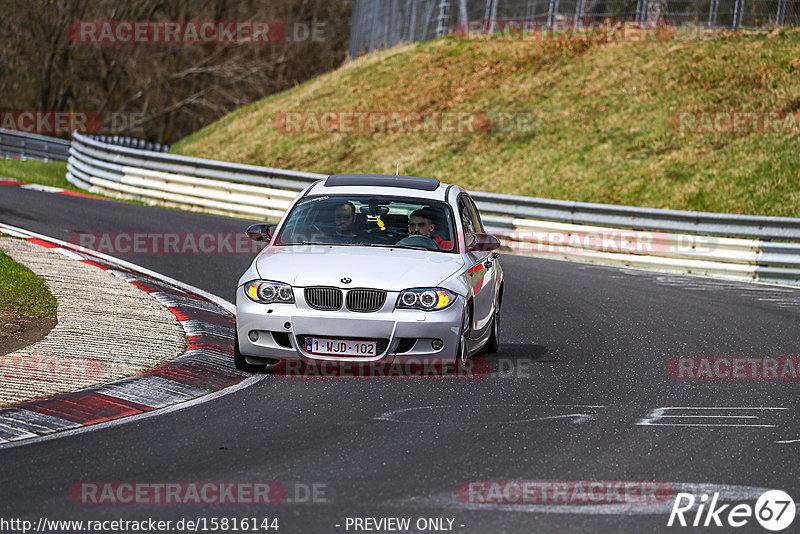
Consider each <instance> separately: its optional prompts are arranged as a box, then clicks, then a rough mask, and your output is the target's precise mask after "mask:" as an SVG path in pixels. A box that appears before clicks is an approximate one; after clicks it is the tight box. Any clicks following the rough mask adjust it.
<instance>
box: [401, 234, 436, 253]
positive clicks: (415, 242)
mask: <svg viewBox="0 0 800 534" xmlns="http://www.w3.org/2000/svg"><path fill="white" fill-rule="evenodd" d="M395 245H398V246H407V247H423V248H426V249H428V250H439V244H438V243H436V241H434V240H433V239H431V238H430V237H428V236H424V235H409V236H406V237H404V238H403V239H401V240H400V241H398V242H397V243H395Z"/></svg>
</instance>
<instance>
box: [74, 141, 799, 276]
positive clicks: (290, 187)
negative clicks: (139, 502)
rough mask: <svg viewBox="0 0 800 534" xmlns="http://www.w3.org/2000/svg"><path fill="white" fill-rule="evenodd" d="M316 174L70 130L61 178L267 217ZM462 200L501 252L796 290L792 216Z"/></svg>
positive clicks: (165, 201) (488, 197) (490, 197)
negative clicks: (130, 144) (144, 146)
mask: <svg viewBox="0 0 800 534" xmlns="http://www.w3.org/2000/svg"><path fill="white" fill-rule="evenodd" d="M325 177H326V175H322V174H314V173H307V172H297V171H288V170H283V169H274V168H269V167H257V166H253V165H242V164H236V163H227V162H222V161H216V160H207V159H200V158H191V157H185V156H177V155H173V154H164V153H161V152H154V151H146V150H139V149H134V148H128V147H123V146H115V145H111V144H108V143H104V142H102V141H100V140H97V139H92V138H90V137H88V136H85V135H81V134H78V133H75V134H73V142H72V146H71V147H70V149H69V161H68V163H67V179H68V180H69V181H70V182H71V183H72V184H74V185H76V186H78V187H81V188H84V189H87V190H89V191H92V192H99V193H104V194H107V195H111V196H120V197H129V198H138V199H143V200H146V201H148V202H152V203H154V204H161V205H168V206H176V207H182V208H186V209H196V210H203V211H210V212H215V213H221V214H225V215H235V216H242V217H248V218H256V219H273V220H275V219H278V218H279V217H280V216H281V215H282V214H283V212H284V211H285V209H286V208H287V206H288V205H289V204H290V202H291V200H292V199H293V198H294V197H295V196H296V195H297V193H298V192H299V191H301V190H303V189H305V188H306V187H308V186H309V185H310V184H312V183H314V182H315V181H317V180H320V179H324V178H325ZM471 194H472V196H473V198H474V199H475V202H476V203H477V205H478V207H479V209H480V210H481V212H482V213H483V214H484V222H485V223H486V225H487V228H488V229H489V230H490V231H492V232H493V233H495V234H497V235H498V236H499V237H500V238H501V241H502V243H503V247H504V250H506V251H510V252H515V253H519V254H527V255H533V256H541V257H548V258H556V259H564V260H570V261H582V262H589V263H600V264H609V265H621V266H630V267H638V268H645V269H652V270H659V271H666V272H677V273H691V274H703V275H708V276H714V277H721V278H727V279H736V280H751V281H763V282H771V283H780V284H791V285H800V219H796V218H790V217H761V216H751V215H736V214H725V213H705V212H687V211H676V210H661V209H653V208H638V207H632V206H614V205H609V204H593V203H586V202H570V201H563V200H551V199H542V198H531V197H520V196H511V195H500V194H495V193H483V192H472V193H471Z"/></svg>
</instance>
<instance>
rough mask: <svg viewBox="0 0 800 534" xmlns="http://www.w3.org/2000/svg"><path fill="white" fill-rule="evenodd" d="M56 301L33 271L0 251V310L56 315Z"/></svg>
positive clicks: (35, 315)
mask: <svg viewBox="0 0 800 534" xmlns="http://www.w3.org/2000/svg"><path fill="white" fill-rule="evenodd" d="M57 307H58V302H57V301H56V299H55V297H53V294H52V293H50V290H49V289H48V288H47V286H46V285H45V284H44V282H42V280H41V278H39V277H38V276H36V275H35V274H33V272H32V271H31V270H30V269H28V268H27V267H25V266H24V265H21V264H19V263H17V262H15V261H14V260H12V259H11V258H10V257H9V256H8V255H7V254H5V253H4V252H2V251H0V310H2V311H7V312H11V313H15V314H18V315H27V316H30V317H56V309H57Z"/></svg>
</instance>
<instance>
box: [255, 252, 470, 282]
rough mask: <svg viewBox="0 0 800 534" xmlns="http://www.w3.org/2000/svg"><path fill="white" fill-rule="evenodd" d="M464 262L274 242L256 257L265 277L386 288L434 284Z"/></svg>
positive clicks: (448, 257)
mask: <svg viewBox="0 0 800 534" xmlns="http://www.w3.org/2000/svg"><path fill="white" fill-rule="evenodd" d="M463 267H464V260H463V259H462V258H461V256H460V255H459V254H448V253H442V252H429V251H424V250H414V249H398V248H392V249H390V248H384V247H363V246H336V245H333V246H330V245H325V246H278V247H275V246H273V247H267V248H266V249H264V251H263V252H262V253H261V254H260V255H259V256H258V257H257V258H256V270H257V271H258V275H259V276H260V277H261V278H262V279H264V280H274V281H276V282H285V283H288V284H291V285H293V286H297V287H308V286H330V287H342V288H355V287H369V288H375V289H385V290H387V291H401V290H403V289H409V288H414V287H430V286H437V285H439V284H440V283H441V282H442V281H444V280H445V279H447V278H449V277H450V276H452V275H453V274H454V273H456V272H458V271H459V270H460V269H462V268H463ZM343 278H350V280H351V282H350V283H348V284H345V283H343V282H342V279H343Z"/></svg>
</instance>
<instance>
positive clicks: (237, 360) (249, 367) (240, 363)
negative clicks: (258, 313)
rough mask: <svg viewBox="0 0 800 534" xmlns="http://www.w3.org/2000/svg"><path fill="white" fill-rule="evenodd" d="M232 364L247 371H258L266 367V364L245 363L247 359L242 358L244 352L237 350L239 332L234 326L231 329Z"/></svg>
mask: <svg viewBox="0 0 800 534" xmlns="http://www.w3.org/2000/svg"><path fill="white" fill-rule="evenodd" d="M233 365H234V366H236V368H237V369H238V370H240V371H245V372H248V373H259V372H261V371H265V370H266V368H267V366H266V365H253V364H251V363H247V360H245V359H244V354H242V353H241V352H239V334H238V333H237V331H236V329H235V328H234V330H233Z"/></svg>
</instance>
